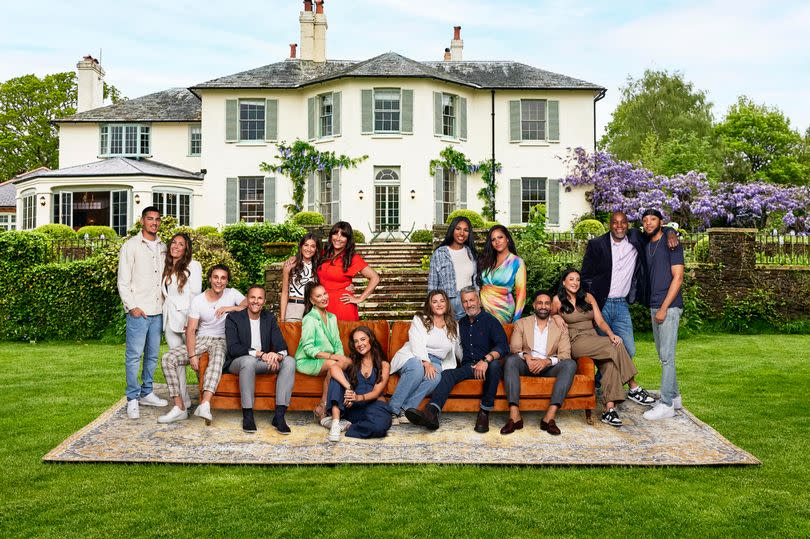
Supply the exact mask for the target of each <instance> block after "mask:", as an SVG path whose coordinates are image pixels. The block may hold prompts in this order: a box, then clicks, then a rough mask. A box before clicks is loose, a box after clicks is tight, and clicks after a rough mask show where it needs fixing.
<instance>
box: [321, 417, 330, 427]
mask: <svg viewBox="0 0 810 539" xmlns="http://www.w3.org/2000/svg"><path fill="white" fill-rule="evenodd" d="M321 426H322V427H324V428H326V429H328V428H331V427H332V416H331V415H327V416H323V418H322V419H321Z"/></svg>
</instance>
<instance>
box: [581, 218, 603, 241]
mask: <svg viewBox="0 0 810 539" xmlns="http://www.w3.org/2000/svg"><path fill="white" fill-rule="evenodd" d="M605 232H606V230H605V225H603V224H602V223H600V222H599V221H597V220H596V219H583V220H582V221H580V222H579V223H577V225H576V226H575V227H574V237H576V238H579V239H587V238H588V237H591V236H593V237H596V236H601V235H602V234H604V233H605Z"/></svg>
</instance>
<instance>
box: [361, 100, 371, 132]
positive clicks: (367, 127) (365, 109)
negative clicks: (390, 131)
mask: <svg viewBox="0 0 810 539" xmlns="http://www.w3.org/2000/svg"><path fill="white" fill-rule="evenodd" d="M360 100H361V104H360V108H361V126H360V130H361V132H362V133H363V134H368V133H373V132H374V94H373V91H372V90H361V91H360Z"/></svg>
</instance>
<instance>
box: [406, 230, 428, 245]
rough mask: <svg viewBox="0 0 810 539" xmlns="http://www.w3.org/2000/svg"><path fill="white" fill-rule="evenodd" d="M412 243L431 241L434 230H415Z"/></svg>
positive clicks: (411, 238)
mask: <svg viewBox="0 0 810 539" xmlns="http://www.w3.org/2000/svg"><path fill="white" fill-rule="evenodd" d="M410 240H411V243H431V242H432V241H433V231H432V230H424V229H422V230H414V231H413V233H412V234H411V237H410Z"/></svg>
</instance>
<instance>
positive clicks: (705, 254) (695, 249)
mask: <svg viewBox="0 0 810 539" xmlns="http://www.w3.org/2000/svg"><path fill="white" fill-rule="evenodd" d="M692 254H693V255H694V256H695V262H708V261H709V238H700V239H699V240H698V241H697V242H695V245H694V246H692Z"/></svg>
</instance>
